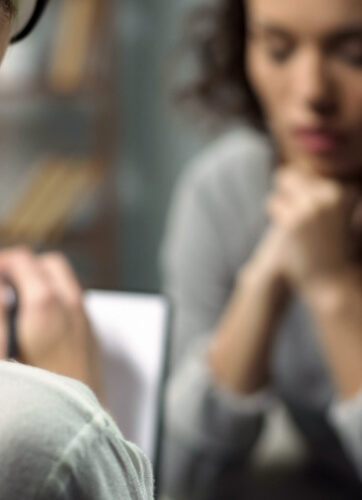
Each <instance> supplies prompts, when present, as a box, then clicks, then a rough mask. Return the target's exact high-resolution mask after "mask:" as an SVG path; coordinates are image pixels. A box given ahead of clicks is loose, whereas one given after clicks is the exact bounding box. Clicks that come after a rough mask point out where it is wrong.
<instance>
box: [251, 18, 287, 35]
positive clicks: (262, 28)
mask: <svg viewBox="0 0 362 500" xmlns="http://www.w3.org/2000/svg"><path fill="white" fill-rule="evenodd" d="M250 31H252V32H259V33H262V34H264V35H267V36H276V37H281V38H293V34H292V33H291V32H290V31H288V30H287V29H285V28H283V27H282V26H278V25H276V24H272V23H267V22H261V21H255V22H251V23H250Z"/></svg>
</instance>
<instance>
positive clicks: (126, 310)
mask: <svg viewBox="0 0 362 500" xmlns="http://www.w3.org/2000/svg"><path fill="white" fill-rule="evenodd" d="M85 307H86V310H87V312H88V315H89V317H90V320H91V322H92V325H93V328H94V332H95V334H96V336H97V338H98V340H99V343H100V346H101V351H102V372H103V382H104V386H105V397H106V405H107V408H108V410H109V411H110V412H111V414H112V415H113V417H114V418H115V420H116V422H117V423H118V425H119V427H120V429H121V431H122V433H123V435H124V436H125V437H126V439H129V440H131V441H133V442H135V443H136V444H137V445H139V446H140V447H141V448H142V449H143V450H144V451H145V452H146V454H147V455H148V456H149V457H150V458H151V459H154V457H155V452H156V445H157V426H158V418H159V411H160V408H159V396H160V385H161V382H162V377H163V369H164V361H165V353H166V343H167V341H166V339H167V316H168V307H167V301H166V299H164V298H163V297H161V296H156V295H155V296H153V295H139V294H126V293H118V292H99V291H89V292H87V293H86V296H85Z"/></svg>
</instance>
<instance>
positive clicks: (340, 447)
mask: <svg viewBox="0 0 362 500" xmlns="http://www.w3.org/2000/svg"><path fill="white" fill-rule="evenodd" d="M272 171H273V151H272V148H271V145H270V143H269V141H268V140H267V139H266V138H265V137H263V136H261V135H260V136H259V135H257V134H256V133H254V132H252V131H250V130H248V129H246V128H241V129H239V130H236V131H234V132H232V133H229V134H228V135H227V136H225V137H223V138H222V139H220V140H219V141H218V142H216V143H215V144H214V145H213V146H211V147H210V148H209V149H208V150H207V151H206V152H204V153H203V154H202V155H201V156H200V157H199V158H197V160H196V161H195V162H193V164H192V165H191V166H190V167H189V168H188V169H187V170H186V172H185V174H184V175H183V178H182V179H181V182H180V184H179V186H178V190H177V192H176V195H175V198H174V202H173V206H172V209H171V212H170V216H169V221H168V227H167V232H166V238H165V242H164V246H163V253H162V265H163V273H164V282H165V287H166V291H167V294H168V295H169V296H170V297H171V300H172V302H173V304H174V330H173V361H172V377H171V380H170V384H169V388H168V395H167V445H166V450H167V464H166V470H167V473H166V476H167V479H166V481H165V482H166V489H168V490H169V492H170V493H171V494H173V495H174V496H175V497H177V498H188V499H189V500H190V499H191V498H198V499H201V498H209V497H210V498H211V497H213V495H214V496H215V497H217V495H216V494H215V491H216V490H218V491H222V489H223V488H224V487H226V485H227V482H228V477H229V476H228V471H230V470H231V469H234V470H235V469H239V470H240V468H241V466H242V465H243V464H244V463H245V462H246V460H247V458H248V456H249V453H250V451H251V449H252V448H253V446H254V444H255V442H256V440H257V438H258V436H259V433H260V430H261V427H262V424H263V419H264V417H265V415H266V413H267V412H268V411H269V409H270V408H271V407H272V405H273V404H274V401H275V400H276V399H277V398H280V399H282V400H283V401H284V402H285V404H286V405H287V407H288V409H289V411H290V413H291V414H292V416H293V417H294V419H295V420H296V422H297V424H298V425H299V427H300V428H301V430H302V431H303V433H304V435H305V436H306V437H307V438H308V441H309V443H310V444H311V445H312V447H313V448H314V449H315V450H316V451H318V452H319V453H320V454H322V455H324V458H325V459H326V460H328V461H329V462H330V466H331V467H332V466H333V465H336V466H337V467H338V469H340V470H341V469H343V470H344V471H348V473H349V472H351V475H353V468H354V469H355V470H356V471H357V473H358V474H359V475H360V477H361V478H362V394H361V395H360V396H358V397H356V398H355V399H354V400H353V401H348V402H346V401H345V402H340V401H338V395H337V393H336V389H335V386H334V383H333V380H332V378H331V375H330V373H329V370H328V368H327V366H326V362H325V358H324V356H323V351H322V347H321V345H319V343H318V339H317V335H316V329H315V325H314V324H313V322H312V320H311V318H310V317H309V314H308V311H307V310H305V309H304V308H303V306H302V305H301V304H300V303H299V302H298V300H295V301H294V302H293V303H292V305H291V306H290V308H289V310H288V311H287V313H286V315H285V318H284V319H283V322H282V324H281V325H280V328H279V332H278V335H277V340H276V342H275V346H274V350H273V354H272V358H271V360H270V363H271V371H272V385H271V387H270V390H268V391H265V392H264V393H258V394H255V395H253V396H248V397H246V396H242V395H236V394H233V393H231V392H228V390H227V389H225V388H224V387H220V386H219V385H218V383H217V382H216V380H215V379H214V378H213V376H212V374H211V373H210V370H209V368H208V364H207V362H206V353H207V350H208V348H209V345H210V340H211V338H212V335H213V331H214V329H215V327H216V325H217V323H218V322H219V320H220V317H221V315H222V313H223V311H224V309H225V306H226V304H227V302H228V301H229V299H230V296H231V294H232V292H233V288H234V283H235V279H236V277H237V274H238V272H239V271H240V270H241V269H242V267H243V265H244V264H245V263H246V262H247V261H248V259H249V258H250V257H251V255H252V253H253V252H254V250H255V248H256V246H257V245H258V243H259V241H260V240H261V238H262V237H263V234H264V232H265V231H266V229H267V227H268V220H267V217H266V215H265V209H264V204H265V199H266V196H267V194H268V192H269V191H270V189H271V181H272ZM361 328H362V327H361ZM361 333H362V332H361ZM361 361H362V360H361ZM346 473H347V472H346ZM220 489H221V490H220ZM361 491H362V490H361ZM208 492H209V493H208ZM220 498H221V497H220ZM225 498H226V497H225Z"/></svg>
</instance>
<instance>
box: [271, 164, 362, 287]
mask: <svg viewBox="0 0 362 500" xmlns="http://www.w3.org/2000/svg"><path fill="white" fill-rule="evenodd" d="M275 180H276V182H275V191H274V192H273V193H272V194H271V196H270V198H269V200H268V203H267V206H268V212H269V215H270V216H271V218H272V221H273V224H274V226H275V227H276V228H278V231H280V234H281V238H282V240H283V244H282V245H281V260H282V262H283V268H284V273H285V276H286V278H287V279H288V280H289V281H290V282H291V283H292V284H293V286H295V287H297V288H299V289H303V287H305V286H307V285H308V286H309V285H311V284H312V283H314V282H317V281H319V280H320V281H323V280H328V279H330V278H333V279H334V278H335V277H336V276H338V275H341V274H344V273H346V272H348V271H349V270H351V269H352V268H353V266H354V265H355V262H354V261H353V259H352V252H351V250H352V249H353V245H354V238H355V235H356V225H358V221H357V224H355V226H354V228H352V220H353V215H354V213H355V211H357V210H358V208H359V203H360V197H361V188H360V187H356V186H350V185H349V186H346V185H342V184H341V183H338V182H336V181H334V180H331V179H326V178H321V177H316V176H313V175H312V174H310V173H308V172H305V171H300V170H296V169H293V168H285V169H282V170H280V171H279V172H278V173H277V175H276V179H275ZM355 222H356V221H355ZM353 235H354V236H353Z"/></svg>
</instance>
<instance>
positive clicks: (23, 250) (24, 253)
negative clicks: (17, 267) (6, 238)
mask: <svg viewBox="0 0 362 500" xmlns="http://www.w3.org/2000/svg"><path fill="white" fill-rule="evenodd" d="M11 253H12V255H13V256H14V258H15V259H17V260H23V261H27V260H29V259H31V258H32V257H33V255H34V254H33V252H32V251H31V250H30V248H29V247H27V246H25V245H24V246H23V245H20V246H17V247H14V248H13V250H12V251H11Z"/></svg>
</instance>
